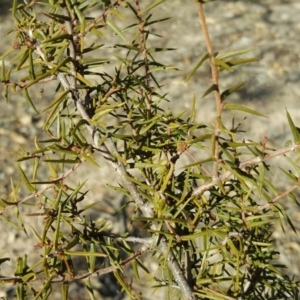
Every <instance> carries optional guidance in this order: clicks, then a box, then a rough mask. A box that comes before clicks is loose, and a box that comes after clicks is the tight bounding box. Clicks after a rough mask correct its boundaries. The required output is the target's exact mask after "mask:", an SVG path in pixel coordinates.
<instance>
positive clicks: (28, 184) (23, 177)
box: [17, 164, 36, 193]
mask: <svg viewBox="0 0 300 300" xmlns="http://www.w3.org/2000/svg"><path fill="white" fill-rule="evenodd" d="M17 167H18V170H19V172H20V174H21V177H22V179H23V181H24V183H25V185H26V187H27V189H28V191H29V192H31V193H35V192H36V189H35V188H34V186H33V185H32V184H31V183H30V181H29V180H28V178H27V176H26V174H25V173H24V171H23V170H22V168H21V167H20V165H19V164H17Z"/></svg>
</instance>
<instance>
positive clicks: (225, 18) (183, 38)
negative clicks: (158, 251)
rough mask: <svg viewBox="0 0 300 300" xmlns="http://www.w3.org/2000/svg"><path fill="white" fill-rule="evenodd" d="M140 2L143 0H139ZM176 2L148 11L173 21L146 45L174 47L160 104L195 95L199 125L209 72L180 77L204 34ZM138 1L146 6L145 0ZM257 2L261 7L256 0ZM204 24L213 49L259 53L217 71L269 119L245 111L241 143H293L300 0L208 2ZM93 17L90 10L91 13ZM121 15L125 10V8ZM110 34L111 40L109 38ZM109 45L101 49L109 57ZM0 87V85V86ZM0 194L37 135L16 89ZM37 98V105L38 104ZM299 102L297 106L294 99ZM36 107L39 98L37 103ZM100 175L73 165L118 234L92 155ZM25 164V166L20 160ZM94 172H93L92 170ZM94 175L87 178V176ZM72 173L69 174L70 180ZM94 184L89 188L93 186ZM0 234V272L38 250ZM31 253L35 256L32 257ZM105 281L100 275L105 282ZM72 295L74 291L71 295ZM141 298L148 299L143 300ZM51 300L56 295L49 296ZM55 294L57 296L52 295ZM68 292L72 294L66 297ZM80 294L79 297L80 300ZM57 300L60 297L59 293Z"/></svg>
mask: <svg viewBox="0 0 300 300" xmlns="http://www.w3.org/2000/svg"><path fill="white" fill-rule="evenodd" d="M142 2H143V1H142ZM187 2H189V3H188V4H186V5H182V3H183V1H182V0H172V1H166V2H165V3H164V4H163V5H161V6H159V7H160V8H159V9H157V10H156V11H155V14H157V15H155V17H156V18H159V17H160V18H161V17H167V16H172V19H170V20H168V21H166V22H165V24H164V26H162V27H159V28H156V27H155V26H154V27H153V30H156V33H157V34H159V35H161V36H163V39H161V38H158V37H155V36H154V37H153V38H152V40H151V43H153V45H155V46H156V47H170V48H176V50H175V51H172V52H169V53H168V54H167V55H165V56H164V54H162V62H163V63H166V64H170V65H175V66H176V68H177V69H178V70H177V71H175V70H174V71H170V72H166V73H163V74H162V75H159V80H160V82H161V83H162V85H163V88H162V89H163V91H164V92H167V93H168V96H167V97H168V99H169V100H170V102H169V103H168V104H167V106H169V107H170V108H172V109H173V108H174V109H175V110H176V111H180V110H182V109H189V108H190V107H191V103H192V98H193V97H194V95H195V96H196V99H197V105H198V110H197V118H198V120H200V121H202V122H203V123H210V122H212V120H213V117H214V99H213V97H212V96H210V95H209V96H207V97H205V98H204V99H202V98H201V95H203V93H204V92H205V90H206V88H207V86H208V85H209V82H208V81H209V78H210V77H209V73H208V72H209V69H208V67H206V66H203V67H201V68H200V69H199V70H198V71H197V73H196V75H195V76H194V77H193V78H192V79H191V80H190V81H188V82H185V80H184V79H185V77H186V76H187V74H188V73H189V72H190V71H191V70H192V68H193V67H194V65H195V64H196V63H197V61H198V60H199V58H200V56H201V55H202V54H203V53H205V52H206V50H205V43H204V38H203V35H202V33H201V28H200V25H199V19H198V15H197V10H196V6H195V4H194V5H193V2H192V1H187ZM10 3H11V1H8V0H7V1H4V0H2V2H1V4H0V32H1V40H2V43H1V46H0V55H2V54H3V53H4V52H5V51H6V50H7V49H9V47H11V44H12V38H13V37H12V35H6V33H7V32H8V30H9V29H10V28H11V26H12V20H11V17H10V13H9V12H8V8H9V6H10ZM144 3H145V6H146V4H147V3H151V1H150V0H144ZM262 3H263V4H262ZM206 12H207V21H208V26H209V31H210V34H211V39H212V41H213V44H214V51H216V52H220V53H222V52H227V51H234V50H239V49H245V48H253V51H252V52H250V53H249V56H253V55H254V56H257V57H259V58H261V59H260V60H259V61H258V62H255V63H252V64H250V65H246V66H242V67H239V68H237V69H236V71H235V72H232V73H228V72H227V73H224V74H223V73H222V74H221V76H220V82H221V87H222V89H226V88H228V87H230V86H232V85H234V84H236V83H237V82H241V81H246V83H245V85H244V86H243V88H242V89H240V90H239V92H237V93H235V94H233V95H232V96H231V98H230V101H231V102H234V103H238V104H241V105H244V106H247V107H249V108H251V109H254V110H258V111H259V112H261V113H262V114H264V115H267V116H268V118H267V119H265V118H258V117H253V116H250V115H247V119H246V121H245V122H244V124H245V125H243V126H244V127H243V128H244V130H246V131H247V139H248V140H258V141H262V140H263V138H264V137H265V136H266V137H267V138H268V143H269V144H268V145H270V146H272V147H284V145H285V144H286V142H287V141H288V140H292V134H291V131H290V129H289V125H288V121H287V118H286V110H287V111H289V113H290V115H291V117H292V118H293V120H294V123H295V124H300V114H299V109H298V105H299V96H300V87H299V81H300V50H299V49H300V42H299V36H300V22H299V15H300V3H299V2H298V1H294V0H264V1H259V0H257V1H254V0H252V1H229V0H224V1H213V2H211V3H209V4H207V5H206ZM98 13H99V14H100V13H101V12H100V11H95V12H94V14H95V15H97V14H98ZM124 13H125V14H127V15H130V13H129V12H128V11H127V12H124ZM110 38H112V37H110ZM109 51H110V50H109V49H107V54H108V55H109ZM1 88H2V87H1V86H0V89H1ZM34 95H35V98H36V102H39V101H40V105H42V104H43V103H44V101H45V102H47V101H50V100H51V97H52V95H51V93H50V92H49V93H48V92H47V93H45V92H44V93H43V94H42V95H41V94H40V93H39V91H34ZM0 101H1V102H0V105H1V109H0V157H1V160H0V180H1V185H0V195H1V197H2V198H5V196H6V194H7V193H8V191H9V190H10V189H11V182H10V178H13V179H14V180H16V179H17V178H18V174H17V171H16V166H15V160H16V156H15V155H13V154H14V153H15V152H16V151H18V149H19V148H18V145H21V146H22V147H25V148H27V147H28V148H30V146H29V145H28V141H32V140H33V138H34V137H35V136H40V135H41V133H40V132H41V127H42V125H43V122H42V120H43V116H40V115H36V114H35V113H34V112H33V111H32V109H31V108H30V107H29V106H28V105H27V103H26V101H25V100H24V99H23V98H22V95H21V94H20V93H16V94H11V96H10V98H9V102H8V103H6V102H5V100H4V98H3V97H2V96H1V99H0ZM42 101H43V103H42ZM297 103H298V104H297ZM37 105H38V106H39V103H37ZM244 116H245V115H243V114H240V113H237V115H236V120H237V121H240V122H242V121H243V119H244ZM99 163H100V164H101V172H100V175H99V172H98V171H97V170H96V169H95V171H94V172H95V173H92V171H91V167H90V166H87V167H86V168H82V169H80V173H78V172H77V173H76V174H77V175H76V176H78V177H79V178H80V180H81V181H83V180H84V179H85V178H89V181H88V184H87V189H88V188H89V187H93V193H90V195H89V197H90V199H89V201H100V200H101V203H102V204H101V205H99V207H97V209H96V210H95V211H94V212H93V214H92V215H93V217H95V218H100V217H101V218H110V219H111V220H112V223H113V224H114V226H113V230H116V231H120V228H122V226H123V222H124V220H119V221H118V222H116V220H113V219H112V214H113V212H114V211H115V209H116V207H118V206H119V205H120V203H121V202H122V201H123V199H122V197H120V196H118V195H116V194H114V193H113V192H112V191H111V190H109V189H107V183H110V182H114V180H115V175H114V174H112V172H111V170H110V169H109V168H108V166H107V165H106V164H105V162H104V161H102V160H99ZM22 166H23V167H24V168H26V164H24V165H22ZM96 172H98V173H96ZM93 174H94V175H93ZM78 177H75V175H74V177H73V180H74V181H76V179H77V178H78ZM275 179H276V181H277V183H278V185H277V186H279V187H280V188H281V189H282V190H284V189H285V182H284V180H282V179H281V178H280V177H279V173H278V175H276V174H275ZM95 186H96V188H94V187H95ZM284 206H285V207H286V209H287V213H288V215H289V217H290V219H291V220H292V221H293V223H294V225H295V227H296V230H299V228H300V226H299V225H298V224H299V222H298V220H299V217H300V210H299V208H298V207H297V206H296V205H295V204H294V203H293V202H292V201H289V200H288V199H286V200H285V202H284ZM25 222H26V223H31V224H33V225H34V226H38V224H39V222H42V221H41V220H40V219H39V220H34V221H32V220H29V219H28V218H27V219H26V218H25ZM285 229H286V232H285V233H284V232H283V231H282V229H281V228H279V227H278V228H277V227H275V228H274V238H275V243H276V244H277V246H278V250H279V251H280V252H281V260H280V262H281V263H284V264H285V265H286V266H287V268H286V273H287V274H289V275H295V276H296V278H298V279H299V276H300V269H299V257H300V244H299V242H300V239H299V236H297V235H296V234H295V233H294V232H293V231H292V230H291V229H290V227H289V226H286V228H285ZM0 231H1V233H2V234H1V239H2V241H5V242H4V243H2V244H1V245H0V256H1V255H2V256H7V255H9V256H11V258H12V260H11V261H10V262H6V263H5V264H3V265H2V266H1V270H0V272H1V274H3V275H4V274H5V275H7V274H11V272H12V271H13V269H14V266H15V259H16V258H17V257H18V256H19V255H22V254H23V251H24V249H26V252H27V253H32V252H34V251H35V252H36V253H35V255H36V256H38V252H37V251H36V250H34V249H35V248H34V246H33V245H34V243H35V242H34V241H33V240H32V239H31V238H30V237H31V236H30V234H29V237H27V236H26V235H25V234H23V233H22V232H21V231H18V230H15V229H14V228H13V227H11V226H9V225H8V224H7V223H4V222H0ZM33 257H34V256H33ZM101 280H102V279H101ZM105 280H107V281H106V282H105ZM98 284H99V291H101V290H103V287H105V286H109V285H111V286H113V283H112V281H111V279H109V278H105V279H103V280H102V281H99V282H98ZM116 289H117V287H116V286H113V288H112V291H111V294H110V295H106V296H104V295H102V296H103V298H102V296H100V295H99V299H123V298H122V297H123V295H120V294H118V293H117V294H115V295H113V291H115V290H116ZM12 290H13V287H8V286H1V287H0V297H8V299H11V298H10V295H11V294H12ZM82 291H83V288H82V286H81V285H80V284H79V285H74V286H72V293H71V296H70V297H71V298H70V299H79V298H78V297H79V295H81V294H80V293H83V292H82ZM72 295H73V296H72ZM144 295H145V298H143V299H151V298H152V297H151V293H149V292H147V291H144ZM147 295H148V297H149V298H147ZM53 297H54V298H52V299H55V297H56V296H55V295H54V296H53ZM58 297H59V296H58ZM72 297H73V298H72ZM84 297H85V296H84V294H82V296H80V299H84ZM58 299H59V298H58Z"/></svg>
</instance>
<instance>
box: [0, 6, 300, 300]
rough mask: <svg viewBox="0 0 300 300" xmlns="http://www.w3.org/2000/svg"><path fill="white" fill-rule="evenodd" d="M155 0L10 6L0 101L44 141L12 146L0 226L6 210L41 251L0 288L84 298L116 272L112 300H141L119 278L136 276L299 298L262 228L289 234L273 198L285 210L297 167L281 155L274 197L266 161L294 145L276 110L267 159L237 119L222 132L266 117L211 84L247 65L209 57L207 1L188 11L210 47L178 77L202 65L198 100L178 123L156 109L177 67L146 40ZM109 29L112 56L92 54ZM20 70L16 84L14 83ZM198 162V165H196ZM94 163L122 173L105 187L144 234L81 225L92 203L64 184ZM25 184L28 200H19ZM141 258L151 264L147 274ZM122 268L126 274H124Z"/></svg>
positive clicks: (172, 288)
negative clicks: (207, 101)
mask: <svg viewBox="0 0 300 300" xmlns="http://www.w3.org/2000/svg"><path fill="white" fill-rule="evenodd" d="M162 2H164V1H156V2H147V3H146V2H142V1H139V0H136V1H123V0H118V1H115V2H114V3H110V1H101V2H99V1H87V0H81V1H77V0H60V1H57V0H49V1H41V2H36V1H32V2H30V3H28V4H18V1H16V0H15V1H13V7H12V17H13V19H14V22H15V27H14V29H12V32H14V33H15V37H14V43H13V47H12V49H11V50H9V51H8V52H6V53H5V54H3V56H2V68H1V82H2V85H3V89H4V94H5V96H6V98H7V101H9V92H10V91H11V90H12V91H13V92H16V91H17V92H19V91H21V92H22V94H23V96H24V98H25V99H26V100H27V102H28V104H29V105H30V106H31V107H32V109H33V110H34V111H35V112H36V113H39V114H42V115H43V116H44V127H43V130H44V138H42V139H35V140H34V141H33V142H32V146H33V147H34V150H27V149H23V148H21V150H20V152H19V153H18V155H19V157H18V162H19V163H21V162H24V161H32V168H31V169H30V170H29V171H28V170H26V172H25V171H24V170H23V169H22V165H21V164H18V165H17V168H18V170H19V172H20V175H21V176H20V177H21V180H20V183H17V184H15V185H13V189H12V192H11V193H10V195H9V196H8V197H6V198H5V199H2V201H1V206H2V208H1V209H2V215H1V219H2V220H3V221H7V218H6V216H5V213H6V211H8V210H9V209H14V210H15V212H16V220H15V223H16V224H17V225H18V226H19V227H20V228H22V229H23V230H24V231H25V232H27V230H31V232H32V234H33V236H34V237H35V239H36V240H37V241H36V246H37V247H39V248H40V249H41V257H40V259H39V260H37V261H36V262H35V263H34V264H32V265H31V264H29V263H28V260H27V255H28V254H27V253H24V256H23V257H20V258H18V259H17V261H16V270H15V272H14V274H13V275H9V274H8V275H7V276H3V277H2V278H0V280H1V283H2V284H7V283H14V284H16V294H17V298H18V299H25V298H26V297H27V298H28V297H32V298H34V299H47V298H48V299H51V295H52V294H51V293H52V290H53V286H54V284H60V285H61V293H62V298H63V299H67V298H68V291H69V285H70V283H73V282H75V281H79V280H83V281H84V283H85V285H86V291H87V295H88V296H89V297H90V299H95V297H97V294H96V290H97V289H96V288H94V287H93V282H92V280H91V279H92V278H94V277H100V276H107V274H108V273H113V274H114V276H115V277H116V279H117V280H118V282H119V284H120V286H121V288H120V289H121V290H122V291H124V292H126V293H127V294H128V295H130V296H131V297H132V298H136V299H138V298H139V297H140V295H139V293H138V291H136V289H135V288H133V286H132V285H131V279H128V277H129V276H134V277H135V280H137V281H138V280H139V278H140V273H141V272H144V273H146V274H147V276H148V277H149V278H151V285H154V288H155V289H162V288H165V287H166V288H167V294H166V295H167V297H169V298H171V297H174V295H176V297H177V298H180V297H182V298H184V299H198V298H199V299H291V297H292V298H295V297H296V295H297V294H298V284H297V282H295V281H294V280H292V279H290V278H289V277H288V276H286V275H283V273H282V272H281V270H280V266H278V265H277V264H276V262H275V260H276V259H277V258H278V255H279V253H278V251H277V250H276V248H275V246H274V243H273V241H272V225H273V224H274V222H280V223H281V224H283V223H282V217H283V218H285V219H286V220H287V221H288V222H289V224H290V226H291V227H292V228H293V225H292V223H291V221H290V220H289V218H288V215H287V214H286V213H285V210H284V208H283V207H282V205H280V204H279V200H281V199H283V198H285V197H287V196H290V198H292V200H294V201H296V195H295V194H294V192H295V191H296V190H297V189H298V187H299V180H298V175H297V174H298V173H297V172H298V167H297V164H296V162H297V157H296V158H294V157H293V159H290V158H287V160H288V161H289V163H290V164H291V165H292V166H293V167H294V169H295V170H296V171H295V172H294V173H293V172H292V171H290V170H284V169H283V170H282V172H283V174H284V176H286V177H287V178H288V180H289V181H290V184H289V186H288V187H287V189H286V190H285V191H281V192H278V191H277V189H276V185H275V183H274V182H272V176H271V172H270V170H272V168H275V167H276V166H275V165H273V161H271V158H274V157H277V156H283V155H287V154H288V153H290V152H296V150H297V149H298V148H299V147H300V146H299V137H300V136H299V132H298V129H297V127H296V126H295V124H294V123H293V120H292V119H291V117H290V115H289V114H288V113H287V119H288V123H289V125H290V128H291V132H292V134H293V138H294V141H293V142H290V144H289V145H287V147H285V148H282V149H278V150H274V149H270V148H269V147H268V144H267V139H265V140H264V141H262V142H261V141H259V142H252V141H251V142H249V141H247V139H246V137H247V136H246V133H243V132H240V128H239V124H237V125H236V124H235V122H234V121H233V122H232V125H231V127H229V126H226V125H225V121H227V120H225V119H224V114H223V111H225V110H227V111H229V112H231V111H234V112H236V111H241V112H242V113H248V114H252V115H256V116H257V117H264V115H263V114H262V113H261V112H257V111H254V110H251V109H249V108H247V107H244V106H242V105H240V104H236V103H231V102H230V100H229V99H230V97H229V96H230V95H231V94H232V93H234V92H235V91H237V90H238V89H239V88H240V87H242V86H243V84H244V83H243V82H242V83H240V82H237V83H235V84H234V85H233V86H230V87H228V88H227V89H225V90H221V89H220V87H219V77H220V74H222V72H228V71H231V70H233V69H234V68H236V67H237V66H238V65H241V64H246V63H252V62H255V61H257V58H256V57H253V58H244V57H243V55H244V54H245V53H248V52H249V50H248V49H245V50H243V49H242V50H238V51H233V52H226V51H224V49H221V51H220V52H215V51H214V49H213V44H212V41H211V39H210V35H209V30H208V27H207V22H206V17H205V13H204V9H203V8H204V7H205V6H206V5H214V4H213V3H206V2H208V1H196V3H195V4H193V3H188V4H185V5H195V7H196V8H197V9H198V13H199V21H200V24H201V27H202V31H203V34H204V37H205V42H206V47H207V52H206V53H199V56H200V58H199V61H198V63H197V64H196V65H195V67H194V68H193V69H192V70H191V71H190V72H189V74H188V75H187V78H186V80H189V79H190V78H192V77H193V76H194V77H196V76H197V70H198V69H199V68H200V67H201V66H202V65H203V64H205V63H208V65H209V66H210V69H211V78H208V80H207V89H206V92H205V93H204V95H195V97H194V99H190V100H191V102H192V108H191V110H190V111H189V113H188V114H187V113H184V112H183V113H180V114H177V113H175V112H173V111H171V110H170V109H166V108H165V106H164V105H163V102H165V101H170V103H171V104H169V106H171V105H172V99H168V97H167V95H164V94H161V92H160V80H159V79H160V77H159V76H157V75H156V74H159V72H165V71H168V70H170V69H174V67H173V66H169V65H164V64H163V63H162V62H160V61H158V59H160V56H163V55H164V52H167V53H168V51H174V49H168V48H162V47H157V46H155V45H151V41H150V39H149V37H151V35H153V34H154V33H153V32H152V31H151V26H154V25H155V26H158V27H159V26H163V24H164V23H163V22H164V21H165V20H166V19H164V18H162V19H156V18H155V17H156V11H157V10H159V8H160V4H161V3H162ZM39 6H40V8H38V7H39ZM99 6H101V10H99V15H97V17H95V16H94V14H95V8H97V7H99ZM37 9H39V10H37ZM124 10H128V11H130V12H131V14H132V16H133V17H134V19H135V21H134V23H132V24H131V23H128V21H127V20H126V17H125V14H124V13H123V12H124ZM37 11H39V12H41V11H42V12H43V14H40V13H39V14H38V13H37ZM91 11H92V12H93V14H92V15H91ZM107 32H110V33H113V34H114V35H115V37H114V38H112V41H113V42H114V44H113V46H111V45H110V44H108V45H107V46H109V47H111V48H110V49H111V51H112V53H114V57H112V56H111V57H108V58H107V57H104V56H103V53H105V52H104V50H103V49H104V46H105V45H103V44H100V42H101V39H102V38H103V34H104V33H106V34H107ZM91 35H92V36H94V40H95V43H92V44H91V43H90V42H89V40H88V36H91ZM158 54H159V55H158ZM7 61H9V62H10V66H11V67H7ZM108 64H109V65H108ZM111 66H112V67H111ZM19 71H20V73H22V74H24V73H25V75H21V76H23V77H20V78H18V79H17V80H15V79H14V78H15V77H14V78H12V77H11V74H13V75H14V76H18V74H19ZM220 78H221V77H220ZM53 82H54V83H56V88H55V90H53V94H51V95H49V96H50V98H51V101H50V103H48V104H46V105H45V106H44V107H40V106H42V103H38V105H37V103H36V100H35V99H33V98H32V97H31V94H32V90H33V89H35V88H37V87H39V86H40V84H41V83H42V84H43V85H44V86H47V85H48V84H50V83H53ZM211 93H213V94H214V97H215V120H214V123H213V124H212V125H211V124H205V120H200V121H199V120H197V118H196V115H197V109H200V108H199V104H198V103H199V102H200V101H201V98H203V97H205V96H207V95H208V94H211ZM187 100H189V99H187ZM28 147H30V145H28ZM200 151H201V155H200ZM203 152H204V153H205V154H204V159H202V158H201V159H200V158H198V157H203ZM191 153H193V154H191ZM183 154H187V155H191V157H192V159H193V162H192V163H189V164H185V165H184V166H183V167H180V168H179V166H178V165H179V163H180V162H181V157H182V155H183ZM296 154H297V153H296ZM98 156H101V157H103V158H104V159H105V160H106V162H107V164H108V165H109V166H110V167H111V168H112V170H114V171H115V172H116V174H118V175H119V178H120V179H119V180H120V183H119V184H118V185H115V186H113V185H112V186H111V188H113V189H115V190H116V191H117V192H118V193H121V194H123V195H125V196H126V199H128V201H127V203H126V204H125V205H124V207H120V211H122V209H124V208H125V207H126V206H133V207H134V208H135V209H134V210H133V211H132V214H131V216H130V218H131V220H132V222H141V223H142V224H143V226H142V227H141V228H139V230H140V231H139V232H138V233H136V234H133V233H132V232H126V233H125V234H121V233H120V234H118V233H112V232H111V231H110V230H109V227H108V224H107V222H106V221H105V220H100V221H96V220H93V219H91V220H88V219H87V218H86V217H85V213H86V211H87V210H88V209H90V208H91V207H92V206H93V205H94V203H92V204H85V201H86V199H87V197H88V193H87V191H86V190H85V189H84V183H78V184H77V185H75V186H71V185H70V184H66V182H67V178H68V177H70V176H71V174H74V173H76V172H78V170H80V167H81V166H82V165H84V164H91V165H93V166H95V167H98V161H97V158H98ZM245 156H247V157H248V158H247V159H246V160H245ZM270 161H271V163H270ZM269 164H270V165H269ZM42 165H43V166H46V167H47V176H45V173H44V169H41V166H42ZM41 170H43V171H41ZM133 171H134V172H133ZM100 173H101V168H100V169H99V174H100ZM94 176H96V175H94ZM23 187H25V188H26V189H27V190H28V193H29V194H28V195H26V196H25V197H21V198H20V192H21V189H22V188H23ZM262 199H263V200H262ZM25 204H31V205H32V211H31V212H30V215H31V216H35V215H43V216H44V223H43V226H42V228H37V227H36V228H35V227H32V226H31V227H30V229H28V228H26V227H25V226H24V223H23V218H22V213H23V206H24V205H25ZM282 226H283V225H282ZM135 244H139V245H140V246H139V247H138V248H136V246H135ZM146 252H147V253H149V252H150V253H151V254H152V256H150V257H151V260H153V261H155V262H156V263H157V264H158V265H159V268H158V270H159V271H158V272H157V273H156V274H155V275H152V273H151V270H150V269H149V265H148V264H147V263H146V260H145V257H149V256H147V255H146V254H145V253H146ZM78 256H80V257H83V258H85V260H86V270H85V272H81V273H76V265H75V263H74V262H75V258H76V257H78ZM6 259H7V258H3V262H5V260H6ZM127 265H131V266H132V270H133V272H132V274H133V275H128V274H131V273H128V268H127V267H126V266H127ZM149 285H150V284H149ZM176 291H177V292H176Z"/></svg>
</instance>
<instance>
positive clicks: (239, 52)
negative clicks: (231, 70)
mask: <svg viewBox="0 0 300 300" xmlns="http://www.w3.org/2000/svg"><path fill="white" fill-rule="evenodd" d="M253 50H255V49H254V48H248V49H242V50H237V51H231V52H226V53H224V54H218V55H217V58H219V59H226V58H229V57H233V56H238V55H241V54H244V53H248V52H251V51H253Z"/></svg>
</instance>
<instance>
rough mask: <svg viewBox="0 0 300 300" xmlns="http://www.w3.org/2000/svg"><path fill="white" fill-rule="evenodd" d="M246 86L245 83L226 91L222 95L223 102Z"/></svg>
mask: <svg viewBox="0 0 300 300" xmlns="http://www.w3.org/2000/svg"><path fill="white" fill-rule="evenodd" d="M244 84H245V81H243V82H241V83H238V84H236V85H234V86H232V87H231V88H229V89H227V90H225V91H224V92H223V93H222V94H221V100H222V101H224V100H225V99H226V98H227V97H228V96H229V95H231V94H232V93H233V92H235V91H236V90H238V89H239V88H240V87H242V86H243V85H244Z"/></svg>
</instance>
